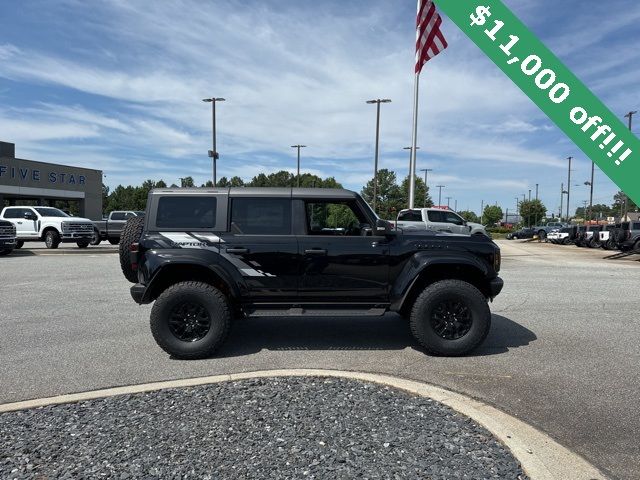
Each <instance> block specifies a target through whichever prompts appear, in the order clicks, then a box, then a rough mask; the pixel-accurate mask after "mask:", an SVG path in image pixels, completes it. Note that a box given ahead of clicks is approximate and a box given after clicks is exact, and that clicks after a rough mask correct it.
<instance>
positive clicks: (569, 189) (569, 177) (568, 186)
mask: <svg viewBox="0 0 640 480" xmlns="http://www.w3.org/2000/svg"><path fill="white" fill-rule="evenodd" d="M567 160H569V174H568V178H567V222H568V221H569V202H570V199H571V160H573V157H567Z"/></svg>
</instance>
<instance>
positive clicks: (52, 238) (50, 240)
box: [44, 230, 60, 248]
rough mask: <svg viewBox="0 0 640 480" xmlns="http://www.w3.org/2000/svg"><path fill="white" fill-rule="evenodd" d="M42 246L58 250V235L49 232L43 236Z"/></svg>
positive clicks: (53, 231) (52, 231) (51, 231)
mask: <svg viewBox="0 0 640 480" xmlns="http://www.w3.org/2000/svg"><path fill="white" fill-rule="evenodd" d="M44 244H45V245H46V246H47V248H58V245H60V234H59V233H58V232H56V231H55V230H49V231H48V232H47V233H45V235H44Z"/></svg>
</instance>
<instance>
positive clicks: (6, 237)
mask: <svg viewBox="0 0 640 480" xmlns="http://www.w3.org/2000/svg"><path fill="white" fill-rule="evenodd" d="M16 243H17V240H16V227H15V225H14V224H13V223H11V222H9V221H8V220H0V257H1V256H4V255H9V254H10V253H11V252H13V249H14V248H16Z"/></svg>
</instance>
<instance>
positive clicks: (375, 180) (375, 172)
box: [367, 98, 411, 213]
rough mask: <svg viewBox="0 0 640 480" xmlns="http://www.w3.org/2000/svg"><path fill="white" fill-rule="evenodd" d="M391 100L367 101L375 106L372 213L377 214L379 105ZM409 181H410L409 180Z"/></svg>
mask: <svg viewBox="0 0 640 480" xmlns="http://www.w3.org/2000/svg"><path fill="white" fill-rule="evenodd" d="M390 102H391V100H389V99H388V98H383V99H380V98H377V99H375V100H367V103H369V104H372V103H375V104H376V153H375V160H374V166H373V211H374V212H376V213H378V212H377V210H376V204H377V197H378V146H379V143H380V104H381V103H390ZM409 181H411V179H409Z"/></svg>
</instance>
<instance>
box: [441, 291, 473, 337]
mask: <svg viewBox="0 0 640 480" xmlns="http://www.w3.org/2000/svg"><path fill="white" fill-rule="evenodd" d="M472 323H473V318H472V316H471V312H470V311H469V307H467V305H465V304H464V303H463V302H462V301H459V300H444V301H442V302H440V303H439V304H437V305H435V306H434V308H433V311H432V313H431V325H432V326H433V330H434V331H435V332H436V334H437V335H438V336H440V337H442V338H444V339H445V340H457V339H458V338H462V337H464V336H465V335H466V334H467V333H469V330H471V324H472Z"/></svg>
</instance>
